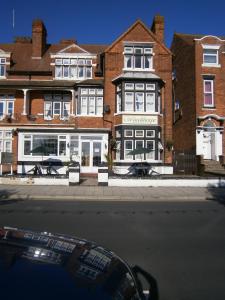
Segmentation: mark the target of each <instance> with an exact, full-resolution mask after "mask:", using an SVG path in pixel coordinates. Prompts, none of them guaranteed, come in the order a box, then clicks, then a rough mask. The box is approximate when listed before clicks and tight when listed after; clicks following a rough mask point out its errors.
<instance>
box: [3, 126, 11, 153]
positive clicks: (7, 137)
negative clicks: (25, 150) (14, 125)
mask: <svg viewBox="0 0 225 300" xmlns="http://www.w3.org/2000/svg"><path fill="white" fill-rule="evenodd" d="M12 140H13V137H12V131H11V130H5V129H0V152H12ZM7 144H9V147H8V146H7ZM7 148H8V149H7Z"/></svg>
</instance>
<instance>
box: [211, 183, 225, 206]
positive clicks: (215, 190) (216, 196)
mask: <svg viewBox="0 0 225 300" xmlns="http://www.w3.org/2000/svg"><path fill="white" fill-rule="evenodd" d="M207 189H208V192H209V193H210V195H211V197H212V198H213V200H214V201H217V202H218V203H220V204H223V205H225V178H220V179H219V184H218V185H217V187H215V186H213V185H212V184H209V185H208V188H207Z"/></svg>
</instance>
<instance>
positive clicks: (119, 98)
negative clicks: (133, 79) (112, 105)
mask: <svg viewBox="0 0 225 300" xmlns="http://www.w3.org/2000/svg"><path fill="white" fill-rule="evenodd" d="M121 104H122V103H121V94H117V112H121V110H122V107H121Z"/></svg>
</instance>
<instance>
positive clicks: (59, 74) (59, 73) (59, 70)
mask: <svg viewBox="0 0 225 300" xmlns="http://www.w3.org/2000/svg"><path fill="white" fill-rule="evenodd" d="M55 77H62V67H61V66H56V68H55Z"/></svg>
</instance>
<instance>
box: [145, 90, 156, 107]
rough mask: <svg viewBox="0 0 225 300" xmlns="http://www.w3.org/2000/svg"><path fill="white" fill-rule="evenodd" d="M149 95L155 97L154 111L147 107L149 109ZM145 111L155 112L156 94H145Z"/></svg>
mask: <svg viewBox="0 0 225 300" xmlns="http://www.w3.org/2000/svg"><path fill="white" fill-rule="evenodd" d="M148 95H153V98H151V99H153V100H154V102H153V105H151V107H152V109H148V108H147V107H148V105H147V98H148ZM145 97H146V98H145V106H146V107H145V111H146V112H155V100H156V95H155V93H153V92H152V93H150V92H147V93H145Z"/></svg>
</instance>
